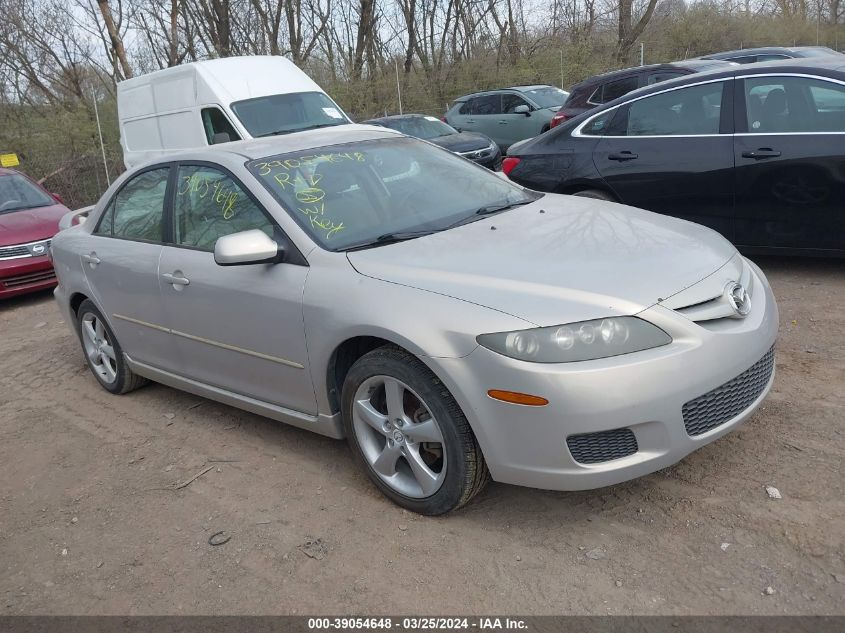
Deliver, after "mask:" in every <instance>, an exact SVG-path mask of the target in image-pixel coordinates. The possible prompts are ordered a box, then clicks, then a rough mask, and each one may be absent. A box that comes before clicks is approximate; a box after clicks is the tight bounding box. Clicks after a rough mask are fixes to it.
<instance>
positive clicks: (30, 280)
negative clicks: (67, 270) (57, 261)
mask: <svg viewBox="0 0 845 633" xmlns="http://www.w3.org/2000/svg"><path fill="white" fill-rule="evenodd" d="M55 279H56V273H55V272H54V271H53V269H52V268H50V269H49V270H41V271H38V272H37V273H29V274H26V275H17V276H16V277H7V278H6V279H0V283H2V284H3V285H4V286H6V287H7V288H18V287H20V286H28V285H29V284H35V283H40V282H43V281H53V280H55Z"/></svg>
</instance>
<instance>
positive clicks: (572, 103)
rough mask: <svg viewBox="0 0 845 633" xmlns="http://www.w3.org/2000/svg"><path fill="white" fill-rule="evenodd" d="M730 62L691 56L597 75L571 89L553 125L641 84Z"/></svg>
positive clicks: (619, 95) (640, 86) (710, 68)
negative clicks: (665, 62)
mask: <svg viewBox="0 0 845 633" xmlns="http://www.w3.org/2000/svg"><path fill="white" fill-rule="evenodd" d="M730 63H731V62H727V61H717V60H704V59H688V60H685V61H682V62H672V63H671V64H650V65H648V66H636V67H634V68H624V69H622V70H614V71H611V72H608V73H604V74H601V75H594V76H593V77H590V78H589V79H585V80H584V81H582V82H581V83H577V84H575V85H574V86H572V88H570V89H569V98H568V99H567V100H566V103H564V104H563V107H562V108H561V109H560V110H558V111H557V112H556V113H555V115H554V117H552V120H551V124H550V127H555V126H556V125H560V124H561V123H563V122H564V121H566V120H567V119H571V118H572V117H575V116H578V115H579V114H581V113H582V112H587V111H588V110H592V109H593V108H595V107H596V106H600V105H602V104H605V103H607V102H609V101H613V100H614V99H618V98H619V97H621V96H622V95H626V94H628V93H629V92H631V91H632V90H636V89H637V88H642V87H643V86H651V85H652V84H656V83H658V82H660V81H665V80H667V79H674V78H676V77H683V76H684V75H691V74H692V73H700V72H704V71H707V70H716V69H718V68H721V67H725V68H727V67H728V65H729V64H730Z"/></svg>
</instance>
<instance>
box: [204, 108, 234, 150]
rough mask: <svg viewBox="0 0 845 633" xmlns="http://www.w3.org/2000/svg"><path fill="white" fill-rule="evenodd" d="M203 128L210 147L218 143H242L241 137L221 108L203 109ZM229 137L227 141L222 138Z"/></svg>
mask: <svg viewBox="0 0 845 633" xmlns="http://www.w3.org/2000/svg"><path fill="white" fill-rule="evenodd" d="M201 115H202V127H203V129H204V130H205V140H206V141H207V142H208V144H209V145H216V144H217V143H227V142H229V141H240V140H241V137H240V136H239V135H238V133H237V132H236V131H235V128H234V127H233V126H232V124H231V123H229V119H227V118H226V115H225V114H223V112H222V111H221V110H220V108H203V109H202V113H201ZM218 134H219V135H221V136H218ZM223 134H225V135H226V136H228V137H229V138H228V140H225V139H224V137H223V136H222V135H223Z"/></svg>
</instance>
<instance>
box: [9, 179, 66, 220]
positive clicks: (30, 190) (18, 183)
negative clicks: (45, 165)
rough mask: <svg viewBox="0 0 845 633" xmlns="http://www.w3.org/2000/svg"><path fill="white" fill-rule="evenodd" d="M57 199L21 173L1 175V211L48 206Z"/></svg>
mask: <svg viewBox="0 0 845 633" xmlns="http://www.w3.org/2000/svg"><path fill="white" fill-rule="evenodd" d="M53 204H56V201H55V200H54V199H53V198H51V197H50V196H48V195H47V194H46V193H44V192H43V191H41V189H39V188H38V187H36V186H35V185H33V184H32V183H31V182H30V181H29V180H28V179H27V178H24V177H23V176H21V175H20V174H9V175H6V176H0V213H11V212H12V211H21V210H22V209H32V208H34V207H48V206H50V205H53Z"/></svg>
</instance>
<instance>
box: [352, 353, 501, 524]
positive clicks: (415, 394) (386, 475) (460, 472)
mask: <svg viewBox="0 0 845 633" xmlns="http://www.w3.org/2000/svg"><path fill="white" fill-rule="evenodd" d="M342 408H343V421H344V426H345V429H346V434H347V437H348V440H349V444H350V447H351V448H352V452H353V453H354V455H355V457H356V459H357V460H358V461H359V462H360V463H361V465H362V466H363V467H364V469H365V471H366V472H367V475H368V476H369V478H370V480H371V481H372V482H373V483H374V484H375V485H376V487H377V488H378V489H379V490H381V491H382V493H384V494H385V496H387V497H388V498H389V499H391V500H392V501H393V502H394V503H396V504H398V505H400V506H402V507H403V508H407V509H408V510H412V511H413V512H419V513H420V514H427V515H437V514H444V513H446V512H449V511H451V510H455V509H457V508H460V507H461V506H463V505H466V504H467V503H468V502H469V501H470V499H472V498H473V497H474V496H475V495H476V494H478V492H480V491H481V489H482V488H483V487H484V485H485V483H486V482H487V479H488V474H487V465H486V464H485V462H484V457H483V455H482V454H481V449H480V447H479V446H478V442H477V441H476V439H475V435H474V434H473V432H472V429H471V428H470V426H469V422H467V419H466V417H465V416H464V414H463V412H462V411H461V409H460V407H459V406H458V404H457V402H455V399H454V398H453V397H452V394H450V393H449V390H448V389H446V387H445V386H444V385H443V383H441V382H440V380H438V379H437V377H436V376H435V375H434V374H433V373H432V372H431V370H429V369H428V368H427V367H426V366H425V365H424V364H423V363H422V362H420V361H419V360H418V359H417V358H416V357H414V356H413V355H411V354H409V353H407V352H405V351H403V350H400V349H398V348H395V347H381V348H379V349H376V350H373V351H372V352H369V353H368V354H365V355H364V356H362V357H361V358H360V359H359V360H358V361H357V362H356V363H355V364H354V365H353V366H352V368H351V369H350V370H349V373H348V374H347V377H346V381H345V382H344V385H343V398H342Z"/></svg>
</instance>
